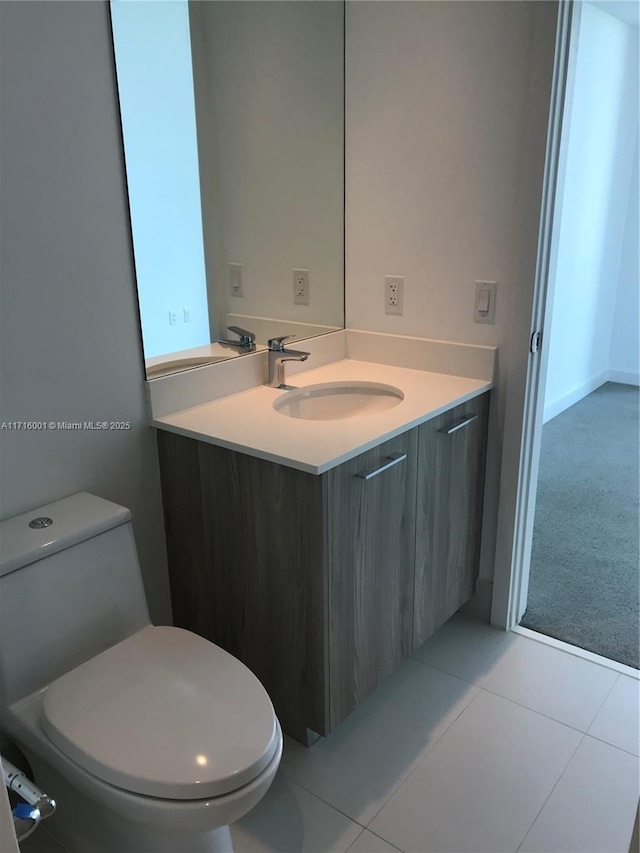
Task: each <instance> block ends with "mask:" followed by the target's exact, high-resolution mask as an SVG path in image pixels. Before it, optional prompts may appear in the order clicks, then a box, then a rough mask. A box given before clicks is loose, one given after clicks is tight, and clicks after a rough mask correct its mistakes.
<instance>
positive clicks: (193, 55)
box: [111, 0, 344, 378]
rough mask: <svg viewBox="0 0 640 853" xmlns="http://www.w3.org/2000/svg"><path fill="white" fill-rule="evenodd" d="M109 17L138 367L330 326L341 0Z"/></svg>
mask: <svg viewBox="0 0 640 853" xmlns="http://www.w3.org/2000/svg"><path fill="white" fill-rule="evenodd" d="M111 19H112V27H113V37H114V49H115V58H116V70H117V77H118V90H119V97H120V112H121V118H122V128H123V137H124V146H125V160H126V169H127V182H128V188H129V205H130V211H131V225H132V233H133V244H134V255H135V263H136V277H137V283H138V301H139V305H140V318H141V325H142V338H143V345H144V355H145V363H146V368H147V377H148V378H155V377H158V376H162V375H166V374H167V373H171V372H175V371H177V370H182V369H188V368H190V367H194V366H198V365H200V364H204V363H210V362H215V361H218V360H222V359H226V358H233V357H236V356H238V355H242V354H245V353H247V352H251V351H254V349H255V348H258V349H259V348H261V347H264V346H265V344H266V341H267V340H268V338H270V337H275V336H277V335H285V334H292V335H296V336H297V337H299V338H306V337H310V336H313V335H318V334H324V333H326V332H330V331H334V330H336V329H341V328H343V327H344V2H342V0H292V2H291V0H290V2H286V0H193V2H186V0H146V2H140V0H111ZM229 327H232V330H231V331H230V330H229ZM233 329H236V330H246V331H247V332H250V333H251V336H247V335H245V336H244V341H243V340H242V337H241V333H240V332H239V331H233ZM251 337H253V338H254V339H255V340H251Z"/></svg>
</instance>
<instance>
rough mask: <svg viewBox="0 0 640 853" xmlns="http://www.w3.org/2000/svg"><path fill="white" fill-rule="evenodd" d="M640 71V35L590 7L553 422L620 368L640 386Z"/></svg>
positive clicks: (572, 120) (565, 215) (551, 374)
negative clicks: (639, 203) (639, 267)
mask: <svg viewBox="0 0 640 853" xmlns="http://www.w3.org/2000/svg"><path fill="white" fill-rule="evenodd" d="M637 69H638V30H637V28H636V27H633V26H631V25H629V24H627V23H624V22H623V21H621V20H619V19H617V18H614V17H613V16H612V15H610V14H608V13H607V12H605V11H603V10H602V9H600V8H596V7H594V6H592V5H591V4H590V3H583V4H582V14H581V20H580V29H579V35H578V53H577V62H576V76H575V88H574V91H573V96H572V98H571V99H570V102H569V103H568V111H569V113H568V121H569V125H568V133H569V137H568V151H567V168H566V173H565V176H564V181H563V183H562V187H561V201H560V209H559V217H558V219H557V223H558V224H557V227H558V228H559V244H558V260H557V267H556V273H555V282H554V283H553V284H552V286H553V287H554V288H555V290H554V296H553V303H552V322H551V333H550V336H549V338H548V339H549V348H550V349H549V365H548V371H547V382H546V390H545V420H548V419H549V418H550V417H554V416H555V415H557V414H559V413H560V412H562V411H564V409H566V408H567V407H568V406H570V405H573V404H574V403H576V402H577V401H578V400H580V399H581V398H582V397H584V396H585V395H586V394H589V393H590V392H591V391H593V390H594V389H595V388H597V387H598V386H599V385H601V384H602V383H603V382H606V381H607V380H608V379H609V378H610V371H611V368H612V367H613V364H612V359H614V361H615V364H617V365H618V367H616V368H615V369H616V370H617V371H628V372H633V373H635V374H636V377H637V372H638V358H637V347H638V309H637V305H638V297H637V288H638V270H637V265H638V255H637V245H638V243H637V193H638V183H637V156H638V155H637V150H638V149H637V139H638V74H637ZM634 159H635V160H636V166H635V170H636V178H635V184H634V183H633V180H632V171H633V169H634ZM630 195H633V196H634V199H635V201H632V200H631V199H630ZM634 203H635V211H636V212H635V225H634V222H633V217H634V209H633V204H634ZM625 233H626V234H627V235H628V236H627V238H626V241H625ZM634 236H635V274H634V258H633V253H634V246H633V240H634ZM623 243H624V245H625V252H626V254H625V256H624V257H625V263H624V268H623V267H621V257H622V250H623ZM634 356H635V357H634Z"/></svg>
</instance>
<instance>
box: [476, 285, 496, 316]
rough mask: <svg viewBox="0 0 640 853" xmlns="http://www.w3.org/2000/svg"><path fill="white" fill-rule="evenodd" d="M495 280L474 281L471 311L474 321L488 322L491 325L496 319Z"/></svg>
mask: <svg viewBox="0 0 640 853" xmlns="http://www.w3.org/2000/svg"><path fill="white" fill-rule="evenodd" d="M497 287H498V283H497V282H496V281H476V300H475V308H474V312H473V322H474V323H488V324H489V325H493V324H494V323H495V321H496V289H497Z"/></svg>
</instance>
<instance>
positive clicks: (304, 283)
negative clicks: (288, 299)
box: [293, 270, 309, 305]
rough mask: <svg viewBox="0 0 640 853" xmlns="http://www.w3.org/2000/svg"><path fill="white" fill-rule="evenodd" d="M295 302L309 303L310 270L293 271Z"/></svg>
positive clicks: (299, 303) (295, 303)
mask: <svg viewBox="0 0 640 853" xmlns="http://www.w3.org/2000/svg"><path fill="white" fill-rule="evenodd" d="M293 304H294V305H308V304H309V270H294V271H293Z"/></svg>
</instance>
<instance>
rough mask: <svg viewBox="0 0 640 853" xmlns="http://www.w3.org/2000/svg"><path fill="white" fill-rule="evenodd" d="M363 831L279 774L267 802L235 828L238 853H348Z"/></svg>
mask: <svg viewBox="0 0 640 853" xmlns="http://www.w3.org/2000/svg"><path fill="white" fill-rule="evenodd" d="M361 832H362V827H361V826H358V824H357V823H354V822H353V821H351V820H349V818H347V817H345V816H344V815H343V814H340V812H338V811H336V810H335V809H333V808H331V806H328V805H327V804H326V803H323V802H322V801H321V800H319V799H318V798H317V797H314V796H313V794H310V793H309V792H308V791H305V790H303V789H302V788H300V787H299V786H298V785H296V784H295V782H291V781H290V780H289V779H285V778H284V777H283V776H281V775H280V774H279V773H278V774H277V775H276V778H275V779H274V781H273V784H272V785H271V788H269V790H268V792H267V794H266V796H265V797H264V799H263V800H261V802H260V803H258V805H257V806H256V807H255V809H253V811H251V812H249V814H248V815H246V816H245V817H243V818H242V820H240V821H238V823H235V824H233V826H232V827H231V837H232V839H233V846H234V848H235V853H344V851H345V850H347V849H348V848H349V847H350V846H351V844H352V843H353V842H354V841H355V840H356V838H357V837H358V835H359V834H360V833H361Z"/></svg>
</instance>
